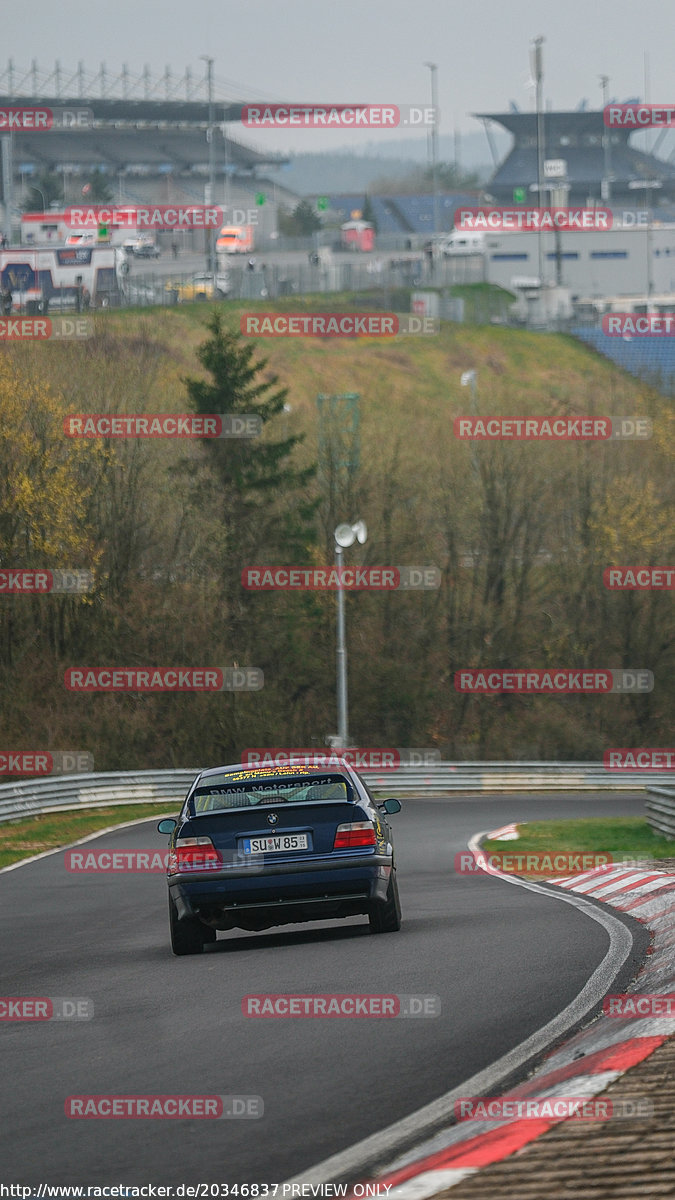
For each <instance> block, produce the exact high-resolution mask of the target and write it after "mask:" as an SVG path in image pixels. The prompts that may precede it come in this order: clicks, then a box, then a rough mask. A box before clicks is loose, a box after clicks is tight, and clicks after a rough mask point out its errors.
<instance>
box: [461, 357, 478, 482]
mask: <svg viewBox="0 0 675 1200" xmlns="http://www.w3.org/2000/svg"><path fill="white" fill-rule="evenodd" d="M459 382H460V385H461V387H470V388H471V405H470V408H471V416H472V417H475V416H476V413H477V411H478V406H477V404H476V399H477V396H478V376H477V375H476V372H475V371H473V370H472V371H463V372H462V374H461V376H460V380H459ZM471 466H472V469H473V473H474V475H476V476H477V477H478V476H479V475H480V466H479V463H478V451H477V449H476V445H475V442H472V443H471Z"/></svg>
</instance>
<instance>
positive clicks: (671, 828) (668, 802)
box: [647, 786, 675, 841]
mask: <svg viewBox="0 0 675 1200" xmlns="http://www.w3.org/2000/svg"><path fill="white" fill-rule="evenodd" d="M647 792H648V796H647V820H648V821H649V824H650V825H651V827H652V829H653V830H654V832H655V833H661V834H663V836H664V837H667V838H671V839H672V840H673V841H675V788H672V787H670V788H668V787H656V786H650V787H648V788H647Z"/></svg>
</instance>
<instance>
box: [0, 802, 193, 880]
mask: <svg viewBox="0 0 675 1200" xmlns="http://www.w3.org/2000/svg"><path fill="white" fill-rule="evenodd" d="M179 809H180V801H179V800H176V801H175V803H174V804H172V803H171V801H170V800H166V801H165V802H164V803H163V804H119V805H117V804H114V805H111V807H109V808H88V809H85V810H84V811H82V810H81V809H78V810H77V812H60V813H50V814H48V815H46V816H43V817H28V818H26V819H24V820H20V821H7V822H3V824H2V825H0V867H9V866H10V865H11V864H12V863H15V862H19V861H20V860H21V859H22V858H32V856H33V855H34V854H42V853H43V851H44V850H56V849H58V847H59V846H68V845H70V843H71V842H76V841H78V839H79V838H83V837H86V836H87V834H88V833H96V831H97V829H106V828H107V827H108V826H109V825H121V824H123V823H124V822H125V821H136V820H139V819H140V818H141V817H153V816H155V815H156V814H159V815H162V814H164V813H171V812H174V813H177V812H178V811H179ZM157 848H158V849H163V848H164V843H163V842H162V841H161V838H160V835H159V834H157Z"/></svg>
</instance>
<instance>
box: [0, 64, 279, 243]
mask: <svg viewBox="0 0 675 1200" xmlns="http://www.w3.org/2000/svg"><path fill="white" fill-rule="evenodd" d="M231 91H232V88H231V85H227V84H223V83H221V82H219V81H218V80H217V79H215V78H213V79H212V80H211V90H210V92H209V79H208V72H206V71H205V72H204V73H203V74H202V73H200V74H198V75H194V74H193V72H192V71H191V69H190V68H189V67H188V68H186V70H185V72H184V73H183V74H182V75H180V76H177V75H176V74H175V73H174V72H173V71H172V70H171V68H169V67H167V68H166V69H165V71H164V73H163V74H162V75H155V74H153V73H152V72H151V71H150V68H149V67H147V66H146V67H145V68H144V69H143V72H142V73H141V74H140V75H133V74H132V73H131V72H130V71H129V69H128V68H127V67H122V70H121V71H120V72H118V73H116V74H115V73H111V72H110V71H109V70H108V68H107V67H106V64H105V63H102V64H101V66H100V68H99V69H98V71H96V72H92V71H90V70H87V69H85V66H84V64H83V63H80V64H79V65H78V67H77V70H75V71H67V70H65V69H63V68H62V67H61V65H60V64H59V63H58V62H57V63H56V64H55V66H54V68H53V69H52V70H50V71H44V70H41V69H39V68H38V66H37V63H36V62H33V63H32V65H31V67H30V68H29V69H28V70H20V69H18V68H17V67H16V66H15V65H14V63H13V62H12V60H10V61H9V62H8V64H7V66H6V67H5V69H4V70H0V107H17V106H21V107H23V106H32V105H41V106H47V107H53V108H64V107H66V108H67V107H78V108H86V109H89V110H90V111H91V113H92V120H91V123H90V125H89V126H88V127H87V128H81V129H77V128H74V129H59V130H50V131H48V132H31V131H27V130H23V131H20V132H18V131H17V132H14V133H13V134H12V147H11V157H12V176H13V183H14V187H13V193H14V194H13V201H14V208H15V214H14V215H15V217H16V210H17V209H20V208H21V207H22V206H23V204H24V203H25V201H26V198H27V196H28V195H30V194H32V193H31V190H30V189H31V188H33V189H34V190H39V189H35V184H34V181H35V180H36V177H37V176H38V175H40V174H41V173H42V172H44V171H50V172H57V173H58V174H59V175H60V176H61V178H62V181H63V203H64V204H72V203H78V202H81V198H82V186H83V184H84V183H86V181H87V179H88V177H89V176H90V175H91V174H92V173H93V172H94V171H100V172H101V173H102V174H103V175H104V176H106V178H107V179H108V182H109V185H110V190H111V193H112V197H111V198H112V199H114V200H115V201H118V202H124V203H143V202H146V201H155V202H157V203H181V202H190V201H192V202H195V203H204V202H205V201H206V202H210V203H214V204H225V205H227V206H231V207H232V208H235V207H240V208H246V207H247V206H249V205H251V204H253V203H255V196H256V195H258V196H260V194H261V193H262V194H263V195H264V197H265V201H266V202H267V201H269V203H265V205H264V207H263V206H262V205H261V206H260V207H261V213H260V216H261V218H262V217H264V218H265V219H266V223H268V224H269V223H271V222H273V223H274V225H275V227H276V212H275V209H276V205H277V203H279V202H284V203H289V204H291V205H293V204H294V203H296V202H297V197H296V196H295V195H294V194H293V193H290V192H289V191H288V190H287V189H285V188H283V186H280V185H279V184H278V183H277V182H276V180H275V179H274V178H273V177H271V176H270V172H274V171H275V170H276V169H278V168H279V167H281V166H282V165H283V164H284V163H286V162H288V159H287V158H286V157H285V156H284V155H282V154H275V153H270V152H268V151H266V150H264V149H262V148H260V147H256V146H254V145H251V144H250V143H249V142H248V140H244V139H240V138H239V137H237V136H233V135H232V133H231V131H230V125H236V123H237V122H238V121H240V120H241V113H242V105H243V103H244V102H243V101H241V100H235V99H232V97H231V95H229V96H228V94H227V93H228V92H230V93H231ZM210 116H211V117H212V122H213V124H212V132H213V136H214V155H213V159H214V161H213V167H214V175H215V188H214V194H213V196H211V197H210V198H209V196H208V190H207V186H206V185H207V183H208V181H209V174H210V145H209V141H208V134H209V131H210V120H209V117H210ZM3 190H4V189H3ZM3 202H4V196H3Z"/></svg>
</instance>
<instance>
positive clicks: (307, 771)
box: [197, 751, 353, 780]
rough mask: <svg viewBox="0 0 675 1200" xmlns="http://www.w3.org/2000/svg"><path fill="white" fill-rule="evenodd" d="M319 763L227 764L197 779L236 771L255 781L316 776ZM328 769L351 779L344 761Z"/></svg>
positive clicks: (212, 768) (334, 763)
mask: <svg viewBox="0 0 675 1200" xmlns="http://www.w3.org/2000/svg"><path fill="white" fill-rule="evenodd" d="M318 753H321V752H320V751H319V752H318ZM322 769H323V768H322V765H321V764H320V763H315V764H314V766H309V765H304V764H300V763H288V764H286V765H283V766H282V765H280V764H276V763H269V764H261V765H256V766H251V764H250V763H241V762H240V763H227V764H226V765H225V766H223V767H208V768H207V769H206V770H205V771H201V772H200V774H199V775H198V776H197V779H200V780H201V779H204V780H208V778H209V776H211V775H222V774H223V772H229V771H236V772H237V774H246V775H248V776H249V778H251V779H255V777H256V775H257V776H259V777H260V778H268V777H269V776H270V775H271V774H272V773H274V774H275V775H316V772H317V771H319V770H322ZM328 769H329V770H330V772H331V774H333V775H346V776H347V777H348V778H349V779H351V777H352V775H353V771H352V769H351V767H350V765H349V763H347V762H345V761H344V759H338V760H337V762H331V763H330V764H328Z"/></svg>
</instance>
